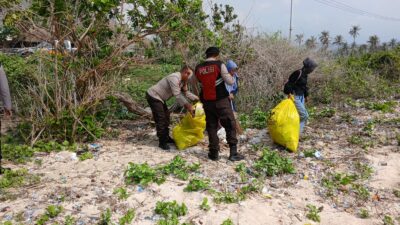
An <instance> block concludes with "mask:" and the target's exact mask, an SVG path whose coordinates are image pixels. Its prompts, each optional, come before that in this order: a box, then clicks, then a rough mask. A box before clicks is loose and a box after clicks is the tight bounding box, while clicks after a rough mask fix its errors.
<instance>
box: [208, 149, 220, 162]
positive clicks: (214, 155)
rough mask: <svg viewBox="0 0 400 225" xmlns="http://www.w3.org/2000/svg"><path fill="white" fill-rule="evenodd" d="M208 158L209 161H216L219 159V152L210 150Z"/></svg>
mask: <svg viewBox="0 0 400 225" xmlns="http://www.w3.org/2000/svg"><path fill="white" fill-rule="evenodd" d="M208 158H209V159H211V160H212V161H218V160H219V159H220V157H219V151H218V150H214V149H213V150H211V149H210V152H209V153H208Z"/></svg>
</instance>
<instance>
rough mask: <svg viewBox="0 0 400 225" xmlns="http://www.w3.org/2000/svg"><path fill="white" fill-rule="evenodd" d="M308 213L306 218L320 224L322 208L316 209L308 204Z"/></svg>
mask: <svg viewBox="0 0 400 225" xmlns="http://www.w3.org/2000/svg"><path fill="white" fill-rule="evenodd" d="M307 208H308V213H307V215H306V217H307V218H308V219H310V220H312V221H314V222H321V217H320V215H319V213H320V212H322V209H323V208H322V207H320V208H317V207H316V206H315V205H311V204H308V205H307Z"/></svg>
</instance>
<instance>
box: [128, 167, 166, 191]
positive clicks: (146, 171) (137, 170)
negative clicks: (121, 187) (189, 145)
mask: <svg viewBox="0 0 400 225" xmlns="http://www.w3.org/2000/svg"><path fill="white" fill-rule="evenodd" d="M124 176H125V183H126V184H128V185H129V184H140V185H143V186H147V185H148V184H150V183H153V182H154V183H157V184H162V183H164V182H165V177H164V175H163V174H160V173H157V171H156V170H155V169H153V168H152V167H150V166H149V165H148V164H147V163H144V164H135V163H129V164H128V168H127V169H126V170H125V174H124Z"/></svg>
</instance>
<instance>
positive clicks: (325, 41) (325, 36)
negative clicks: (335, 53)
mask: <svg viewBox="0 0 400 225" xmlns="http://www.w3.org/2000/svg"><path fill="white" fill-rule="evenodd" d="M319 41H320V42H321V44H322V50H324V51H326V50H327V49H328V47H329V43H330V37H329V31H322V32H321V35H320V36H319Z"/></svg>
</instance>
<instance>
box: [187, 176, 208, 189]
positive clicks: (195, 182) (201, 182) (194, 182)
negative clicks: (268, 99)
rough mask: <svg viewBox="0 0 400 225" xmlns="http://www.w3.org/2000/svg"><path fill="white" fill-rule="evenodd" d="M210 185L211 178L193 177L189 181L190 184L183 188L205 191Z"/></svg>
mask: <svg viewBox="0 0 400 225" xmlns="http://www.w3.org/2000/svg"><path fill="white" fill-rule="evenodd" d="M209 187H210V180H205V179H200V178H193V179H191V180H190V181H189V184H188V185H187V186H186V187H185V188H184V189H183V190H184V191H186V192H193V191H203V190H207V189H208V188H209Z"/></svg>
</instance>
